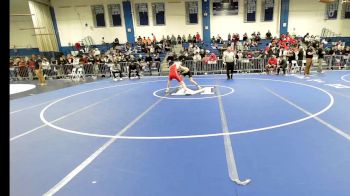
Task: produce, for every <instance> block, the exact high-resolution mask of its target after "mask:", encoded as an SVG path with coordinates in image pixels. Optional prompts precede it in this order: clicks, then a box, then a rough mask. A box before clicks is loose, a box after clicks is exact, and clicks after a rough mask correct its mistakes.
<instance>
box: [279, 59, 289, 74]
mask: <svg viewBox="0 0 350 196" xmlns="http://www.w3.org/2000/svg"><path fill="white" fill-rule="evenodd" d="M286 68H287V61H286V60H285V59H284V58H283V57H282V56H280V57H279V63H278V66H277V75H278V74H279V73H280V70H281V69H282V71H283V75H285V74H286Z"/></svg>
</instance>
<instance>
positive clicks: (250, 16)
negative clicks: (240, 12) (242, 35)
mask: <svg viewBox="0 0 350 196" xmlns="http://www.w3.org/2000/svg"><path fill="white" fill-rule="evenodd" d="M255 18H256V0H244V22H255Z"/></svg>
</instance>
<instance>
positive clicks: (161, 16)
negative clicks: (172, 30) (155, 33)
mask: <svg viewBox="0 0 350 196" xmlns="http://www.w3.org/2000/svg"><path fill="white" fill-rule="evenodd" d="M152 10H153V24H155V25H165V9H164V3H152Z"/></svg>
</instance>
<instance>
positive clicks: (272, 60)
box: [265, 55, 277, 74]
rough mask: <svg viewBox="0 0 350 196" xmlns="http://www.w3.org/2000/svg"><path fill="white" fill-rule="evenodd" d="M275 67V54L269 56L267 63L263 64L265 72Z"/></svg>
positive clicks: (273, 69)
mask: <svg viewBox="0 0 350 196" xmlns="http://www.w3.org/2000/svg"><path fill="white" fill-rule="evenodd" d="M276 68H277V58H276V56H275V55H272V57H271V58H269V61H268V63H267V65H266V66H265V70H266V73H267V74H269V73H270V71H275V70H276Z"/></svg>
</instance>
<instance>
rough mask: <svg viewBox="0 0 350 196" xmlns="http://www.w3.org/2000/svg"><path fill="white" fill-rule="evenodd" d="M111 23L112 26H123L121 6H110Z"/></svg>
mask: <svg viewBox="0 0 350 196" xmlns="http://www.w3.org/2000/svg"><path fill="white" fill-rule="evenodd" d="M108 12H109V22H110V24H111V26H113V27H116V26H122V17H121V12H120V5H119V4H111V5H108Z"/></svg>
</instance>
